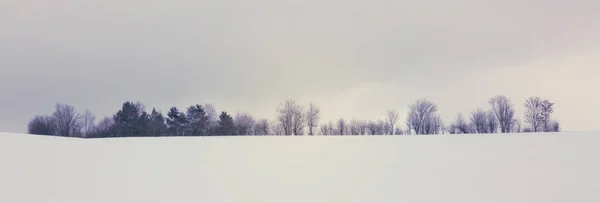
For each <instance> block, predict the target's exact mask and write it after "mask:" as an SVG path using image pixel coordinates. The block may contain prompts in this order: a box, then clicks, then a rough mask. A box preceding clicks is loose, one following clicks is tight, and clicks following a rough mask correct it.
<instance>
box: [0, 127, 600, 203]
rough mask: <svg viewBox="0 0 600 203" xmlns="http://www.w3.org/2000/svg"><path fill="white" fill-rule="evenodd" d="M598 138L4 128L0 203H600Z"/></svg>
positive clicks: (590, 135)
mask: <svg viewBox="0 0 600 203" xmlns="http://www.w3.org/2000/svg"><path fill="white" fill-rule="evenodd" d="M598 135H599V133H597V132H589V133H580V132H571V133H553V134H514V135H499V134H497V135H452V136H450V135H437V136H348V137H341V136H338V137H328V136H315V137H169V138H113V139H73V138H60V137H45V136H34V135H24V134H8V133H0V161H1V162H0V163H1V165H0V191H1V194H0V202H6V203H21V202H31V203H43V202H49V203H94V202H97V203H121V202H122V203H159V202H160V203H187V202H194V203H197V202H209V203H220V202H228V203H246V202H248V203H295V202H302V203H321V202H322V203H326V202H327V203H359V202H360V203H380V202H382V203H383V202H386V203H387V202H390V203H391V202H394V203H398V202H409V203H434V202H435V203H471V202H472V203H494V202H502V203H553V202H561V203H583V202H594V203H598V202H600V176H599V175H598V174H599V173H600V156H599V155H600V154H599V152H600V147H599V146H600V137H599V136H598Z"/></svg>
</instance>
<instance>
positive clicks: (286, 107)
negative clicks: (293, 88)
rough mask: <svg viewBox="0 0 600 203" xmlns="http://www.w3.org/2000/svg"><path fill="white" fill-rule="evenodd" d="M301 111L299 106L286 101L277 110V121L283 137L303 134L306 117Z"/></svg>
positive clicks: (293, 102)
mask: <svg viewBox="0 0 600 203" xmlns="http://www.w3.org/2000/svg"><path fill="white" fill-rule="evenodd" d="M303 109H304V108H303V107H302V106H301V105H298V104H296V102H295V101H293V100H288V101H286V102H284V103H283V104H281V105H280V106H279V107H278V108H277V112H278V113H279V115H278V116H277V121H278V122H279V125H281V127H282V128H283V130H284V133H285V135H302V134H304V133H303V132H304V131H303V129H304V124H305V122H306V117H305V115H304V110H303Z"/></svg>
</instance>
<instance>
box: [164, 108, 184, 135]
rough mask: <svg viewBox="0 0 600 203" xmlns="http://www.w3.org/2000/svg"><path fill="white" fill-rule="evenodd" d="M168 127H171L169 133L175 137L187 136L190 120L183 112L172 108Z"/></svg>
mask: <svg viewBox="0 0 600 203" xmlns="http://www.w3.org/2000/svg"><path fill="white" fill-rule="evenodd" d="M167 116H168V117H169V118H167V125H168V126H169V127H168V128H169V129H168V130H169V133H170V134H171V135H173V136H184V135H186V132H185V131H186V130H185V129H186V127H187V125H188V120H187V117H186V115H185V114H184V113H183V112H179V110H178V109H177V107H172V108H171V109H170V110H169V113H168V114H167Z"/></svg>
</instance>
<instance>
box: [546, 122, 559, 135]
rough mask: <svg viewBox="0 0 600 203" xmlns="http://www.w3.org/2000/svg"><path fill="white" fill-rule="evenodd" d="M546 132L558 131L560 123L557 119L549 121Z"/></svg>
mask: <svg viewBox="0 0 600 203" xmlns="http://www.w3.org/2000/svg"><path fill="white" fill-rule="evenodd" d="M549 123H550V124H549V125H548V128H547V129H546V132H560V130H561V128H560V123H559V122H558V121H550V122H549Z"/></svg>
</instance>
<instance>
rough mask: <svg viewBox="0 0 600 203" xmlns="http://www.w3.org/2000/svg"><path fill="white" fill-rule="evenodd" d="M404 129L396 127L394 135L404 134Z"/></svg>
mask: <svg viewBox="0 0 600 203" xmlns="http://www.w3.org/2000/svg"><path fill="white" fill-rule="evenodd" d="M402 133H403V132H402V129H400V128H399V127H397V128H396V130H395V133H394V135H402Z"/></svg>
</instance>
